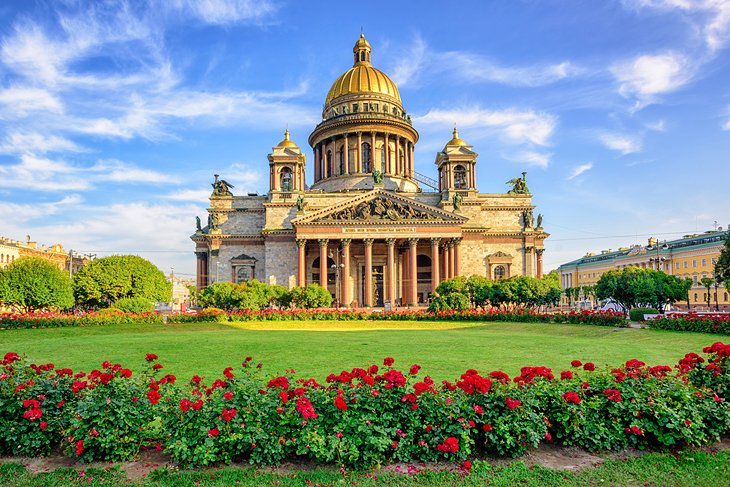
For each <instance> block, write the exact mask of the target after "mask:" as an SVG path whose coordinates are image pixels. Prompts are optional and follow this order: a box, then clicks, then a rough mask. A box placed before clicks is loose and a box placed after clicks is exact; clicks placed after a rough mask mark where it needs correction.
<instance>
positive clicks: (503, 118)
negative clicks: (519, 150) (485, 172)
mask: <svg viewBox="0 0 730 487" xmlns="http://www.w3.org/2000/svg"><path fill="white" fill-rule="evenodd" d="M414 121H416V122H418V123H419V124H440V125H446V126H449V125H451V124H453V123H456V124H457V126H458V127H462V128H480V129H483V130H485V131H487V132H493V133H496V134H497V135H499V136H500V137H501V138H502V139H504V140H505V141H507V142H511V143H518V144H520V143H528V144H535V145H541V146H545V145H548V144H549V142H550V138H551V137H552V135H553V133H554V131H555V126H556V125H557V118H556V117H555V116H554V115H551V114H548V113H544V112H538V111H534V110H519V109H516V108H509V109H506V110H484V109H481V108H478V107H477V108H464V109H456V110H439V109H432V110H429V112H428V113H426V114H425V115H423V116H420V117H415V118H414Z"/></svg>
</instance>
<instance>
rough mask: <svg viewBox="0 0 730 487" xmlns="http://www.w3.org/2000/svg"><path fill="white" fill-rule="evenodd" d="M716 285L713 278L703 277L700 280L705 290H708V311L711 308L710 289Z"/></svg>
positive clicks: (706, 294) (706, 296)
mask: <svg viewBox="0 0 730 487" xmlns="http://www.w3.org/2000/svg"><path fill="white" fill-rule="evenodd" d="M714 283H715V280H714V279H713V278H711V277H703V278H702V279H700V284H702V285H703V286H704V287H705V289H706V290H707V293H705V302H706V303H707V309H708V310H709V308H710V298H711V296H710V289H712V285H713V284H714Z"/></svg>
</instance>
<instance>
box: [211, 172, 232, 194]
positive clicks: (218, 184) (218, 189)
mask: <svg viewBox="0 0 730 487" xmlns="http://www.w3.org/2000/svg"><path fill="white" fill-rule="evenodd" d="M213 176H215V181H213V184H211V186H213V194H212V195H211V196H233V193H231V188H233V187H234V186H233V185H232V184H231V183H229V182H228V181H226V180H225V179H218V176H219V175H218V174H214V175H213Z"/></svg>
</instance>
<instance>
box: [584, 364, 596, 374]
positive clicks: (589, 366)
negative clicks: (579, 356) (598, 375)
mask: <svg viewBox="0 0 730 487" xmlns="http://www.w3.org/2000/svg"><path fill="white" fill-rule="evenodd" d="M583 370H587V371H588V372H593V371H594V370H596V366H595V364H594V363H593V362H586V363H585V365H584V366H583Z"/></svg>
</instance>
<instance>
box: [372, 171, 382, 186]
mask: <svg viewBox="0 0 730 487" xmlns="http://www.w3.org/2000/svg"><path fill="white" fill-rule="evenodd" d="M373 182H375V184H381V183H382V182H383V173H382V172H380V171H378V170H377V169H376V170H375V171H373Z"/></svg>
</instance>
